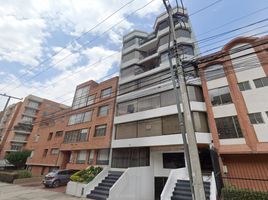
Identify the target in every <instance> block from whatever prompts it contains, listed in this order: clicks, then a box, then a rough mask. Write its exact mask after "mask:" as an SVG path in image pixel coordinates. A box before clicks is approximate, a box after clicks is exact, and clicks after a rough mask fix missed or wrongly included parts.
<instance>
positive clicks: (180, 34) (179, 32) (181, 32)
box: [176, 29, 191, 38]
mask: <svg viewBox="0 0 268 200" xmlns="http://www.w3.org/2000/svg"><path fill="white" fill-rule="evenodd" d="M176 37H186V38H191V32H190V31H188V30H185V29H178V30H176Z"/></svg>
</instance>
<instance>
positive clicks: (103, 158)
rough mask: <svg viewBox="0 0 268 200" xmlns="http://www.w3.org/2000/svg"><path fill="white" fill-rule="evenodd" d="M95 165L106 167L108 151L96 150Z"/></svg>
mask: <svg viewBox="0 0 268 200" xmlns="http://www.w3.org/2000/svg"><path fill="white" fill-rule="evenodd" d="M96 164H97V165H108V164H109V149H99V150H97V161H96Z"/></svg>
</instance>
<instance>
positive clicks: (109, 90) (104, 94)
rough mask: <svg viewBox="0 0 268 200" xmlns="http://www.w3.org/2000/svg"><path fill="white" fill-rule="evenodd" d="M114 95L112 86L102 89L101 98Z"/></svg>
mask: <svg viewBox="0 0 268 200" xmlns="http://www.w3.org/2000/svg"><path fill="white" fill-rule="evenodd" d="M111 95H112V87H109V88H107V89H104V90H102V91H101V99H102V98H106V97H109V96H111Z"/></svg>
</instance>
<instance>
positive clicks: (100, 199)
mask: <svg viewBox="0 0 268 200" xmlns="http://www.w3.org/2000/svg"><path fill="white" fill-rule="evenodd" d="M87 198H89V199H95V200H106V199H107V198H108V197H107V196H106V195H101V194H92V193H90V194H88V195H87Z"/></svg>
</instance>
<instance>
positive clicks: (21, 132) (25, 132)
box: [14, 130, 32, 135]
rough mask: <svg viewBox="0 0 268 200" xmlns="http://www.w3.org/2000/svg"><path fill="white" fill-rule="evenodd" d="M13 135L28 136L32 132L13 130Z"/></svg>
mask: <svg viewBox="0 0 268 200" xmlns="http://www.w3.org/2000/svg"><path fill="white" fill-rule="evenodd" d="M14 132H15V133H19V134H26V135H30V134H31V132H32V131H25V130H14Z"/></svg>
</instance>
